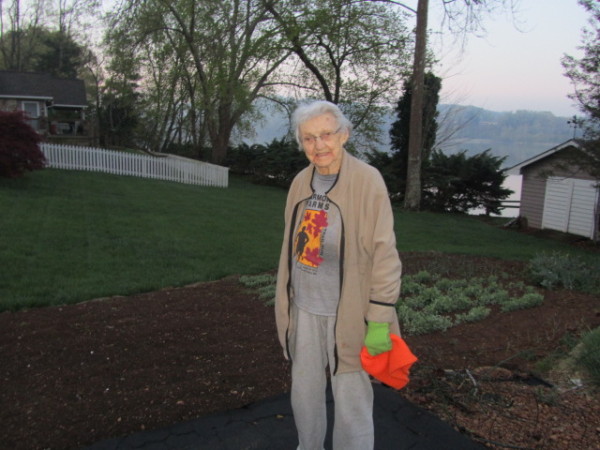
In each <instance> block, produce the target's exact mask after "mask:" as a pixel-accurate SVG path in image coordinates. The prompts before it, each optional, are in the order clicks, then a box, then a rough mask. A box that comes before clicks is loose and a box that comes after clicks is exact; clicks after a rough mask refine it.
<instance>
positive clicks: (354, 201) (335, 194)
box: [275, 101, 401, 450]
mask: <svg viewBox="0 0 600 450" xmlns="http://www.w3.org/2000/svg"><path fill="white" fill-rule="evenodd" d="M292 121H293V126H294V129H295V132H296V139H297V141H298V144H299V145H300V147H301V148H302V149H303V150H304V153H305V155H306V157H307V158H308V161H309V162H310V164H309V166H308V167H306V168H305V169H303V170H302V171H301V172H300V173H299V174H298V175H297V176H296V178H295V179H294V181H293V182H292V185H291V187H290V190H289V193H288V197H287V202H286V207H285V232H284V237H283V246H282V250H281V257H280V261H279V271H278V275H277V294H276V305H275V315H276V322H277V330H278V335H279V340H280V342H281V345H282V346H283V352H284V356H285V357H286V358H289V359H290V361H291V363H292V392H291V402H292V409H293V412H294V420H295V422H296V428H297V429H298V438H299V447H298V448H299V449H302V450H320V449H322V448H323V444H324V440H325V434H326V429H327V418H326V402H325V390H326V386H327V374H326V370H327V366H329V373H330V375H331V385H332V391H333V396H334V405H335V423H334V429H333V447H334V449H340V450H341V449H344V450H348V449H357V450H358V449H360V450H365V449H372V448H373V446H374V432H373V389H372V386H371V383H370V379H369V376H368V375H367V373H366V372H364V371H363V369H362V366H361V361H360V351H361V348H362V346H363V345H366V347H367V349H368V351H369V353H370V354H371V355H377V354H379V353H382V352H385V351H388V350H390V349H391V341H390V336H389V335H390V332H392V333H395V334H399V327H398V318H397V315H396V310H395V308H394V304H395V303H396V301H397V299H398V296H399V293H400V272H401V263H400V258H399V256H398V251H397V249H396V238H395V235H394V224H393V215H392V208H391V205H390V201H389V197H388V194H387V190H386V187H385V184H384V182H383V178H382V177H381V175H380V173H379V172H378V171H377V170H376V169H375V168H373V167H371V166H369V165H368V164H366V163H364V162H362V161H360V160H358V159H357V158H355V157H353V156H352V155H350V154H349V153H347V152H346V150H345V149H344V144H345V143H346V142H347V141H348V139H349V137H350V132H351V129H352V125H351V123H350V122H349V121H348V119H346V118H345V117H344V115H343V114H342V112H341V111H340V110H339V108H338V107H337V106H336V105H334V104H332V103H329V102H324V101H315V102H313V103H310V104H307V105H303V106H300V107H299V108H298V109H297V110H296V111H295V112H294V115H293V118H292Z"/></svg>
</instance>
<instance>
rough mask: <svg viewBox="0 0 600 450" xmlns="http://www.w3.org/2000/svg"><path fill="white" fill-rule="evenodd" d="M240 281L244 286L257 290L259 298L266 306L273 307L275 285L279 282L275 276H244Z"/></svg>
mask: <svg viewBox="0 0 600 450" xmlns="http://www.w3.org/2000/svg"><path fill="white" fill-rule="evenodd" d="M239 280H240V283H242V284H243V285H244V286H247V287H249V288H254V289H256V291H257V292H258V298H259V299H260V300H262V301H264V303H265V305H267V306H273V305H274V304H275V283H276V282H277V277H276V276H275V275H270V274H260V275H242V276H241V277H240V278H239Z"/></svg>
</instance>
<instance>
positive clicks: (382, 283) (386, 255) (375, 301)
mask: <svg viewBox="0 0 600 450" xmlns="http://www.w3.org/2000/svg"><path fill="white" fill-rule="evenodd" d="M371 197H373V198H372V199H370V201H369V205H370V208H371V211H370V212H369V214H372V217H373V218H374V224H373V230H372V243H371V258H372V267H371V271H372V273H371V286H370V302H369V307H368V310H367V320H368V321H373V322H394V321H395V320H396V318H397V315H396V308H395V307H394V306H395V304H396V302H397V301H398V297H399V295H400V280H401V273H402V263H401V261H400V256H399V255H398V249H397V247H396V235H395V232H394V215H393V211H392V205H391V203H390V200H389V196H388V193H387V189H386V186H385V183H384V181H383V178H382V177H381V175H380V174H379V173H377V176H376V180H375V181H374V183H373V191H372V192H371Z"/></svg>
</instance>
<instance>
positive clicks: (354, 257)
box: [275, 151, 402, 373]
mask: <svg viewBox="0 0 600 450" xmlns="http://www.w3.org/2000/svg"><path fill="white" fill-rule="evenodd" d="M314 170H315V169H314V167H313V166H312V165H310V166H308V167H307V168H305V169H304V170H302V171H301V172H300V173H299V174H298V175H297V176H296V178H294V181H293V182H292V185H291V187H290V190H289V193H288V198H287V202H286V207H285V231H284V236H283V245H282V249H281V256H280V259H279V269H278V273H277V288H276V297H275V319H276V323H277V332H278V336H279V341H280V343H281V345H282V346H283V348H284V351H285V353H286V355H287V354H289V352H288V351H287V349H288V342H289V339H290V338H292V337H293V333H294V330H293V323H292V322H291V321H290V300H291V299H290V293H291V289H290V264H291V254H292V244H293V242H294V239H293V238H294V234H295V232H296V230H297V227H298V221H299V219H300V217H299V216H300V215H301V214H302V212H303V210H304V208H303V206H304V202H305V201H306V200H307V199H308V198H309V197H310V196H311V194H312V187H311V182H312V177H313V173H314ZM328 196H329V198H330V200H331V201H332V202H334V203H335V204H336V205H337V206H338V207H339V209H340V212H341V217H342V256H341V265H340V267H341V271H342V284H341V294H340V302H339V306H338V313H337V319H336V328H335V336H336V364H335V365H336V367H335V368H333V369H332V371H333V373H344V372H354V371H357V370H360V369H361V363H360V350H361V348H362V346H363V342H364V337H365V332H366V322H365V321H373V322H389V323H390V324H391V326H390V331H391V332H392V333H395V334H398V335H399V334H400V330H399V325H398V316H397V314H396V310H395V308H394V304H395V303H396V301H397V300H398V297H399V295H400V276H401V271H402V265H401V262H400V258H399V256H398V251H397V249H396V236H395V234H394V218H393V214H392V207H391V204H390V201H389V197H388V194H387V189H386V186H385V183H384V181H383V178H382V177H381V174H380V173H379V172H378V171H377V170H376V169H375V168H373V167H371V166H369V165H368V164H366V163H364V162H362V161H360V160H358V159H357V158H355V157H353V156H352V155H350V154H349V153H347V152H345V151H344V153H343V156H342V165H341V168H340V173H339V176H338V179H337V181H336V183H335V185H334V186H333V187H332V188H331V190H330V191H329V192H328Z"/></svg>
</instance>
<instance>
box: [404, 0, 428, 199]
mask: <svg viewBox="0 0 600 450" xmlns="http://www.w3.org/2000/svg"><path fill="white" fill-rule="evenodd" d="M428 2H429V0H419V3H418V6H417V29H416V43H415V59H414V64H413V78H412V81H413V90H412V99H411V105H410V131H409V136H408V164H407V173H406V192H405V193H404V208H405V209H408V210H411V211H418V210H419V208H420V207H421V155H422V149H421V148H422V147H423V95H424V84H425V57H426V51H427V14H428V12H427V9H428Z"/></svg>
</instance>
